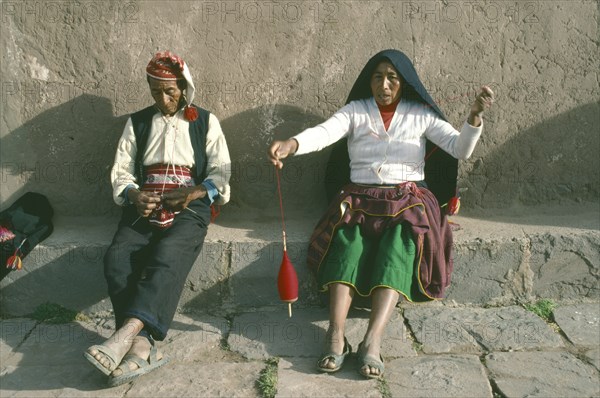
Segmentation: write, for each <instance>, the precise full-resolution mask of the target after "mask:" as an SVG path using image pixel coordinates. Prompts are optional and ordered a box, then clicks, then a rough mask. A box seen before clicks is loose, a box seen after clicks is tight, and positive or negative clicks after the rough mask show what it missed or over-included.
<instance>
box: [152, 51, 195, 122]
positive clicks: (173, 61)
mask: <svg viewBox="0 0 600 398" xmlns="http://www.w3.org/2000/svg"><path fill="white" fill-rule="evenodd" d="M146 74H147V75H148V76H150V77H152V78H154V79H158V80H179V79H185V80H186V82H187V88H186V90H185V91H186V95H185V98H186V106H185V109H184V117H185V118H186V120H188V121H190V122H191V121H194V120H196V118H197V117H198V113H197V112H196V109H195V108H194V107H193V106H191V105H192V101H193V100H194V92H195V91H196V88H195V87H194V82H193V81H192V75H191V73H190V68H188V66H187V64H186V63H185V62H183V59H181V58H180V57H178V56H177V55H175V54H173V53H171V52H170V51H168V50H167V51H163V52H158V53H156V54H154V57H152V59H151V60H150V62H149V63H148V66H146Z"/></svg>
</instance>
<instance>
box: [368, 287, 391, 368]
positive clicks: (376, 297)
mask: <svg viewBox="0 0 600 398" xmlns="http://www.w3.org/2000/svg"><path fill="white" fill-rule="evenodd" d="M399 297H400V294H399V293H398V292H397V291H395V290H393V289H389V288H377V289H375V290H374V291H373V297H372V304H371V317H370V319H369V327H368V328H367V333H365V337H364V339H363V343H362V345H361V348H360V349H361V354H362V355H368V356H372V357H374V358H379V355H380V351H381V343H382V341H383V332H384V331H385V327H386V325H387V323H388V322H389V320H390V318H391V317H392V314H393V313H394V309H395V308H396V303H398V298H399ZM360 371H361V373H363V374H365V375H368V374H371V375H378V374H379V370H378V369H376V368H374V367H372V366H363V367H362V368H361V369H360Z"/></svg>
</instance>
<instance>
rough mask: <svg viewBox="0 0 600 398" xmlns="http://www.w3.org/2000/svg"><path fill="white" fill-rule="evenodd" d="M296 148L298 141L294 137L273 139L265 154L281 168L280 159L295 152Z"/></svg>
mask: <svg viewBox="0 0 600 398" xmlns="http://www.w3.org/2000/svg"><path fill="white" fill-rule="evenodd" d="M297 150H298V141H296V140H295V139H294V138H290V139H289V140H285V141H273V143H272V144H271V146H270V147H269V151H268V153H267V155H268V157H269V160H270V161H271V163H273V165H274V166H277V167H278V168H280V169H281V168H282V167H283V162H282V161H281V159H285V158H287V157H288V156H290V155H293V154H295V153H296V151H297Z"/></svg>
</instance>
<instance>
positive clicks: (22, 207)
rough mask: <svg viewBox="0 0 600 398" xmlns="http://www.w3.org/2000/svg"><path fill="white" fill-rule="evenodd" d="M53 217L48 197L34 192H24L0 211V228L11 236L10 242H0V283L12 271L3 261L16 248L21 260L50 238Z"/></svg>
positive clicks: (13, 252)
mask: <svg viewBox="0 0 600 398" xmlns="http://www.w3.org/2000/svg"><path fill="white" fill-rule="evenodd" d="M53 216H54V210H53V209H52V206H50V202H49V201H48V198H46V197H45V196H44V195H42V194H39V193H35V192H27V193H26V194H24V195H23V196H21V197H20V198H19V199H17V200H16V201H15V203H13V204H12V205H11V206H10V207H8V208H7V209H5V210H3V211H2V212H0V225H2V226H3V227H5V228H6V229H8V230H10V231H11V232H12V233H13V234H14V235H15V237H14V238H13V239H10V240H7V241H5V242H2V243H0V245H1V247H0V249H1V250H0V280H2V279H3V278H4V277H5V276H6V275H8V273H9V272H10V271H12V269H10V268H7V267H6V262H7V260H8V259H9V257H11V256H12V255H13V254H15V251H16V250H17V248H19V246H21V247H20V248H19V250H18V252H17V254H19V256H20V257H21V259H23V258H24V257H26V256H27V255H28V254H29V253H30V252H31V251H32V250H33V248H34V247H36V246H37V244H38V243H40V242H41V241H43V240H44V239H46V238H47V237H48V236H50V234H51V233H52V230H53V228H54V227H53V225H52V217H53Z"/></svg>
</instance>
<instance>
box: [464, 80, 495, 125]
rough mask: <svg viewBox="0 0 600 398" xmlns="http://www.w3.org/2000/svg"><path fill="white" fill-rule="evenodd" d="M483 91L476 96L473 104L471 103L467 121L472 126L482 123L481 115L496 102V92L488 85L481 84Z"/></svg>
mask: <svg viewBox="0 0 600 398" xmlns="http://www.w3.org/2000/svg"><path fill="white" fill-rule="evenodd" d="M480 90H481V91H480V92H479V93H478V94H477V96H476V97H475V101H473V105H471V113H470V114H469V118H468V119H467V122H468V123H469V124H470V125H471V126H475V127H477V126H479V125H480V124H481V116H482V115H483V111H485V110H487V109H490V108H491V107H492V104H493V103H494V92H493V91H492V89H491V88H489V87H488V86H481V89H480Z"/></svg>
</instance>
